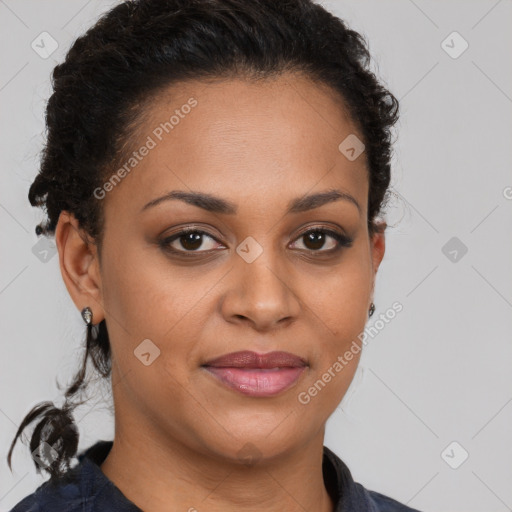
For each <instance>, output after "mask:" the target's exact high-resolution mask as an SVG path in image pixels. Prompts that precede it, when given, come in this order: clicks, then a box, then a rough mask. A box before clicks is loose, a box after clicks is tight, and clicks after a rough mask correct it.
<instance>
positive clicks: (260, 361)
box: [202, 350, 308, 397]
mask: <svg viewBox="0 0 512 512" xmlns="http://www.w3.org/2000/svg"><path fill="white" fill-rule="evenodd" d="M202 367H203V368H204V369H205V370H207V371H208V373H209V374H211V375H212V376H214V377H215V378H216V379H218V380H219V381H220V382H221V383H222V384H224V385H225V386H227V387H228V388H229V389H233V390H235V391H238V392H239V393H242V394H244V395H249V396H255V397H257V396H259V397H269V396H275V395H277V394H279V393H282V392H284V391H285V390H287V389H289V388H291V387H292V386H293V385H294V384H295V383H296V382H297V381H298V379H299V377H300V376H301V375H302V373H303V372H304V371H305V370H306V368H307V367H308V365H307V363H306V361H305V360H304V359H303V358H301V357H299V356H296V355H295V354H291V353H290V352H269V353H267V354H257V353H256V352H252V351H248V350H245V351H241V352H233V353H231V354H226V355H224V356H221V357H218V358H216V359H213V360H210V361H207V362H206V363H205V364H203V365H202Z"/></svg>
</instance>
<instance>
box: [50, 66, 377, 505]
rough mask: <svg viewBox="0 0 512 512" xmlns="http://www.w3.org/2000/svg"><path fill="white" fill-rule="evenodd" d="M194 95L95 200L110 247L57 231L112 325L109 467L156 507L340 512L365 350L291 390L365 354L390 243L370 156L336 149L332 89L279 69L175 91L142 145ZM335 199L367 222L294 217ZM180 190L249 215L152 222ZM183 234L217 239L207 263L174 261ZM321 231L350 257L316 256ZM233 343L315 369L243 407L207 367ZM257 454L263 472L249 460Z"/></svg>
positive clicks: (340, 215) (328, 210) (63, 226)
mask: <svg viewBox="0 0 512 512" xmlns="http://www.w3.org/2000/svg"><path fill="white" fill-rule="evenodd" d="M191 96H192V97H194V98H195V99H196V100H197V101H198V104H197V106H196V107H195V108H194V109H192V111H191V112H190V113H189V114H188V115H186V116H184V118H183V119H181V120H180V123H179V124H178V125H177V126H175V127H174V129H173V131H172V132H170V133H169V134H165V135H164V137H163V138H162V141H160V142H158V144H157V146H156V147H155V148H154V149H152V150H151V151H150V152H149V154H148V155H147V156H146V157H145V158H144V159H143V160H142V161H141V162H140V163H139V164H138V165H137V166H136V167H135V168H133V170H131V172H130V173H129V174H128V175H126V177H124V179H123V180H122V182H121V183H120V184H118V185H117V186H116V187H114V189H113V190H111V191H110V192H108V193H107V195H106V197H105V198H104V199H103V200H102V201H103V202H102V205H103V206H104V208H105V231H104V235H103V245H102V248H101V253H99V252H98V248H97V246H96V245H95V244H94V241H93V240H90V239H89V238H88V237H87V236H86V235H85V234H84V233H83V232H82V231H81V229H80V227H79V225H78V223H77V221H76V219H75V218H74V217H73V216H72V215H70V214H69V213H68V212H62V213H61V216H60V218H59V222H58V226H57V230H56V242H57V247H58V251H59V259H60V267H61V272H62V275H63V279H64V281H65V284H66V286H67V288H68V290H69V293H70V295H71V297H72V299H73V301H74V302H75V304H76V306H77V307H78V309H79V310H81V309H82V308H83V307H85V306H89V307H90V308H91V309H92V310H93V324H97V323H99V322H100V321H101V320H102V319H103V318H106V322H107V326H108V331H109V336H110V342H111V347H112V354H113V356H112V361H113V364H112V367H113V369H112V382H113V397H114V404H115V440H114V445H113V448H112V450H111V452H110V454H109V455H108V457H107V458H106V460H105V462H104V463H103V464H102V465H101V469H102V470H103V472H104V473H105V474H106V475H107V477H109V478H110V479H111V480H112V481H113V482H114V483H115V484H116V485H117V487H119V489H120V490H121V491H122V492H123V494H125V496H126V497H127V498H128V499H130V500H131V501H133V502H134V503H135V504H137V505H138V506H139V507H140V508H142V509H144V510H148V511H149V510H150V511H152V512H157V511H164V510H165V511H168V510H184V511H186V510H194V509H196V510H198V511H202V510H203V511H204V510H208V511H209V512H217V511H223V512H226V511H228V512H229V511H235V510H236V511H238V510H240V509H241V508H242V507H243V509H244V510H248V511H263V510H264V511H267V512H268V511H278V510H279V511H282V510H288V511H304V510H311V511H313V510H314V511H321V512H328V511H329V512H330V511H332V510H334V503H333V501H332V499H331V498H330V496H329V494H328V492H327V490H326V488H325V485H324V481H323V477H322V447H323V441H324V432H325V423H326V421H327V419H328V418H329V416H330V415H331V414H332V413H333V412H334V410H335V409H336V407H337V406H338V405H339V403H340V401H341V399H342V398H343V396H344V395H345V393H346V391H347V389H348V387H349V385H350V382H351V380H352V378H353V376H354V373H355V371H356V369H357V364H358V362H359V358H360V355H361V353H360V352H359V353H358V354H357V355H354V357H353V359H352V360H351V361H350V362H348V364H346V366H344V368H343V370H342V371H340V372H339V373H337V374H336V376H335V377H334V378H332V380H331V382H329V383H328V384H327V385H326V386H325V387H324V388H323V389H322V390H321V391H320V392H319V393H318V394H317V395H316V396H315V397H314V398H312V399H311V401H310V402H309V403H308V404H305V405H304V404H302V403H300V402H299V401H298V394H299V393H300V392H302V391H307V390H308V388H310V387H311V386H312V385H313V384H314V383H315V382H316V381H317V380H318V379H319V378H320V377H321V375H322V374H323V373H324V372H325V371H327V369H328V368H329V367H331V366H332V365H333V364H334V362H335V361H336V360H337V358H338V356H342V355H343V354H344V353H345V351H346V350H348V349H349V347H350V345H351V344H352V342H353V341H354V340H356V341H357V342H358V343H359V345H360V342H359V340H358V339H357V335H358V334H359V333H361V332H362V331H363V330H364V327H365V324H366V321H367V319H368V308H369V306H370V304H371V301H372V293H373V289H374V282H375V277H376V273H377V270H378V267H379V264H380V262H381V260H382V258H383V256H384V250H385V238H384V234H383V233H381V234H376V235H374V236H373V238H370V236H369V233H368V229H367V201H368V176H367V169H366V160H365V154H364V153H363V154H362V155H361V156H360V157H359V158H357V159H356V160H354V161H349V160H348V159H347V158H346V157H345V156H344V155H343V154H342V153H341V152H340V151H339V149H338V146H339V144H340V143H341V142H342V141H343V140H344V139H345V138H346V137H347V136H348V135H350V134H356V135H357V136H358V137H359V138H360V139H362V136H361V135H360V134H359V132H358V130H357V129H356V128H355V125H354V124H353V123H352V121H351V120H350V118H349V117H348V116H347V115H346V113H345V109H344V107H343V103H342V101H341V99H340V98H339V97H338V96H337V94H336V93H335V91H333V90H331V89H329V88H327V87H325V86H323V85H321V84H318V83H315V82H312V81H310V80H309V79H308V78H307V77H302V76H300V75H297V76H294V75H287V74H285V75H281V76H280V77H279V78H277V79H273V80H266V81H260V82H257V83H256V82H248V81H246V80H242V79H229V80H219V81H216V82H212V83H208V84H207V85H206V86H205V82H202V83H201V82H193V81H191V82H187V83H183V84H180V86H179V87H177V86H175V87H171V88H169V89H167V90H166V91H164V92H161V93H160V94H159V95H158V96H155V97H154V100H153V103H152V104H151V106H150V108H149V109H148V110H147V112H146V117H145V120H144V124H143V125H142V129H141V130H140V131H139V132H138V134H139V136H138V137H136V139H137V140H133V141H129V143H130V144H132V142H133V148H132V150H135V149H137V148H139V147H140V146H141V144H142V143H143V142H144V141H145V140H146V137H147V136H148V135H150V134H151V133H152V131H153V130H154V129H155V127H157V126H158V125H159V123H160V122H162V121H165V120H167V119H168V118H169V115H170V114H169V112H171V113H172V111H174V109H176V108H180V106H181V105H183V104H185V103H186V102H187V100H188V99H189V98H190V97H191ZM332 188H335V189H339V190H342V191H343V192H345V193H348V194H350V195H351V196H353V198H354V199H355V200H356V201H357V203H358V204H359V205H360V209H361V211H359V210H358V208H357V207H356V206H355V204H353V203H352V202H350V201H348V200H338V201H332V202H329V203H327V204H324V205H322V206H320V207H317V208H315V209H311V210H309V211H305V212H301V213H291V214H285V211H286V208H287V206H288V203H289V202H290V201H291V200H293V199H295V198H299V197H302V196H304V195H306V194H314V193H318V192H323V191H326V190H328V189H332ZM172 190H183V191H192V190H193V191H197V192H204V193H208V194H212V195H214V196H218V197H221V198H223V199H225V200H228V201H230V202H232V203H233V204H234V205H235V206H236V207H237V209H238V211H237V213H236V214H225V213H212V212H209V211H206V210H203V209H202V208H199V207H197V206H194V205H191V204H187V203H185V202H183V201H178V200H173V201H164V202H162V203H160V204H159V205H157V206H154V207H153V208H148V209H147V210H145V211H143V212H141V209H142V207H143V206H144V205H145V204H146V203H148V202H149V201H151V200H153V199H155V198H157V197H160V196H162V195H163V194H165V193H166V192H169V191H172ZM189 225H193V226H194V227H196V228H200V229H203V230H205V231H207V232H208V233H209V235H211V236H212V237H214V238H210V236H204V237H203V244H202V246H201V247H200V248H199V251H202V252H199V254H198V253H197V250H196V252H194V254H191V253H192V252H193V251H191V250H190V245H188V246H187V245H185V247H184V246H183V245H182V244H181V243H180V239H177V240H175V241H174V242H172V247H174V248H175V249H176V250H178V251H179V250H181V251H183V253H185V255H184V256H181V257H180V256H179V255H176V256H173V255H172V254H171V253H169V252H166V251H165V250H164V249H163V248H161V247H160V246H159V245H158V240H160V239H163V238H165V237H166V236H167V237H168V236H170V235H172V234H175V233H177V232H179V231H180V229H181V228H183V227H186V226H189ZM383 225H384V227H385V223H383ZM320 227H326V228H330V229H334V230H335V231H338V232H341V233H345V234H347V235H348V236H350V237H351V238H352V239H353V243H352V246H351V247H341V249H340V250H339V251H338V252H334V253H331V255H324V254H325V253H326V251H328V250H329V249H332V248H336V247H337V246H338V242H337V241H336V240H335V239H333V238H331V237H330V236H327V237H326V239H325V242H324V245H323V246H322V244H321V243H319V244H317V245H316V246H315V245H314V244H313V245H312V244H311V243H309V244H308V242H307V240H305V238H304V237H303V236H301V234H302V232H303V231H305V230H306V228H308V229H309V228H320ZM248 236H251V237H253V238H254V239H255V240H256V241H257V242H258V243H259V244H260V246H261V247H262V249H263V253H262V254H261V255H260V256H259V257H258V258H257V259H256V260H255V261H253V262H252V263H247V262H246V261H245V260H244V259H243V258H241V257H240V256H239V254H238V253H237V252H236V248H237V246H238V245H239V244H240V243H241V242H242V241H243V240H244V239H245V238H246V237H248ZM182 240H183V239H182ZM187 248H189V251H188V253H186V251H187ZM308 249H309V250H308ZM315 251H316V252H319V251H320V252H322V254H321V255H320V256H318V255H317V257H316V259H315V254H312V253H313V252H315ZM183 253H180V254H183ZM187 255H188V259H187ZM144 339H150V340H151V341H152V342H153V343H154V344H155V345H156V346H157V347H158V348H159V350H160V355H159V357H157V358H156V359H154V361H153V362H152V363H151V364H150V365H148V366H146V365H144V364H142V362H141V360H140V359H139V358H137V357H136V356H135V355H134V350H135V349H136V348H137V346H138V345H139V344H140V343H141V342H142V340H144ZM238 350H254V351H256V352H260V353H264V352H270V351H274V350H284V351H288V352H292V353H294V354H297V355H299V356H301V357H303V358H304V359H306V360H307V362H308V367H307V368H306V371H305V372H303V374H302V375H301V377H300V379H299V381H298V382H297V383H296V384H295V385H294V386H293V387H292V388H290V389H288V390H286V391H284V392H282V393H281V394H279V395H277V396H274V397H250V396H246V395H243V394H241V393H238V392H236V391H234V390H231V389H228V388H227V387H225V386H224V385H223V384H221V383H220V382H219V381H218V380H217V379H215V378H214V377H213V376H212V375H210V374H209V373H208V372H206V371H205V370H204V368H201V365H202V364H203V363H204V362H205V361H206V360H208V359H212V358H214V357H217V356H220V355H222V354H226V353H229V352H234V351H238ZM246 443H252V445H251V446H252V448H249V450H250V451H251V450H252V451H251V453H253V454H254V458H255V459H256V460H255V462H254V463H253V464H244V463H243V461H242V460H241V459H240V455H239V452H240V450H241V449H242V448H243V447H244V446H245V445H246ZM246 449H248V448H247V447H246Z"/></svg>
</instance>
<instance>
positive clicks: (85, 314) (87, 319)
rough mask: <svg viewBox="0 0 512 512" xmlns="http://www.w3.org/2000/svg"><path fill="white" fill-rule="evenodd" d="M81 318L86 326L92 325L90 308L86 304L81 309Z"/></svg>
mask: <svg viewBox="0 0 512 512" xmlns="http://www.w3.org/2000/svg"><path fill="white" fill-rule="evenodd" d="M82 318H83V319H84V322H85V323H86V324H87V327H89V326H90V325H92V310H91V308H90V307H89V306H86V307H85V308H84V309H82Z"/></svg>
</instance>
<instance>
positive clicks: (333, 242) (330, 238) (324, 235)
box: [295, 228, 352, 252]
mask: <svg viewBox="0 0 512 512" xmlns="http://www.w3.org/2000/svg"><path fill="white" fill-rule="evenodd" d="M297 240H302V241H303V242H302V243H303V245H304V247H305V250H307V251H311V252H336V251H338V250H340V249H341V248H342V247H350V246H351V245H352V239H350V238H349V237H347V236H345V235H344V234H342V233H338V232H336V231H331V230H328V229H319V228H316V229H311V230H309V231H306V232H305V233H302V234H301V235H300V236H299V237H298V238H297ZM295 243H297V242H295ZM326 246H327V248H326ZM298 248H299V249H300V248H301V247H298ZM321 249H323V250H321Z"/></svg>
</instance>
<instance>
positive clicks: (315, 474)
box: [101, 426, 334, 512]
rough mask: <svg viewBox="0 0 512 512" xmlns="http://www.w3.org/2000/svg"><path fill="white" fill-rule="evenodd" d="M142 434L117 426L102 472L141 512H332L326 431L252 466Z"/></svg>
mask: <svg viewBox="0 0 512 512" xmlns="http://www.w3.org/2000/svg"><path fill="white" fill-rule="evenodd" d="M140 432H141V431H138V432H136V433H133V434H130V435H124V433H123V432H122V431H118V428H117V426H116V435H115V440H114V444H113V446H112V449H111V451H110V452H109V454H108V456H107V458H106V459H105V461H104V462H103V463H102V465H101V470H102V471H103V473H104V474H105V475H106V476H107V477H108V478H109V479H110V480H111V481H112V482H113V483H114V484H115V485H116V486H117V487H118V488H119V489H120V490H121V492H122V493H123V494H124V495H125V496H126V497H127V498H128V499H129V500H130V501H132V502H133V503H135V504H136V505H137V506H138V507H139V508H141V509H142V510H145V511H151V512H160V511H162V512H163V511H168V510H183V511H189V512H200V511H202V510H208V511H209V512H221V511H222V512H231V511H233V512H234V511H239V510H240V509H241V508H242V507H243V509H244V510H246V511H248V512H259V511H263V510H264V511H265V512H272V511H276V512H277V511H279V512H282V510H287V511H290V512H295V511H297V512H299V511H300V512H304V510H316V511H318V512H333V511H334V504H333V502H332V500H331V498H330V496H329V494H328V492H327V490H326V488H325V484H324V480H323V474H322V456H323V439H324V429H322V430H321V431H320V432H319V434H318V435H317V437H316V438H314V439H313V440H311V441H310V442H309V443H308V444H306V445H303V446H301V447H300V448H297V449H296V450H293V451H290V452H289V453H286V454H281V455H280V456H279V457H275V458H273V459H272V460H266V459H265V460H263V459H261V460H259V461H257V462H256V463H255V464H253V465H249V464H248V465H244V464H241V463H240V462H234V461H229V460H225V459H219V458H218V457H214V456H208V455H205V454H204V453H198V452H197V451H194V450H191V449H189V448H188V447H186V446H184V445H183V444H182V443H178V442H175V441H174V440H172V439H169V438H168V437H166V438H165V440H164V439H162V438H160V437H159V436H158V435H157V434H155V433H152V435H150V436H143V435H141V434H140ZM127 434H128V433H127ZM134 439H137V442H136V443H134V442H133V440H134ZM134 468H136V469H134Z"/></svg>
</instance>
